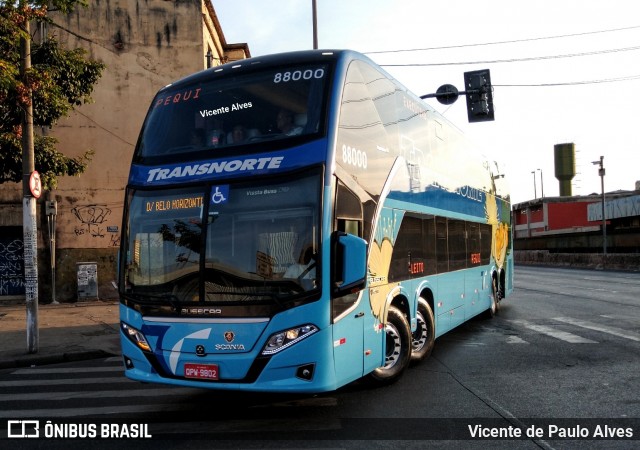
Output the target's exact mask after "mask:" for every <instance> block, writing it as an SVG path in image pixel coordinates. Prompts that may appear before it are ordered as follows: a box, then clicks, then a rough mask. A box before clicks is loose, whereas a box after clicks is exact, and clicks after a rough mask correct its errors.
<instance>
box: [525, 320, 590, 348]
mask: <svg viewBox="0 0 640 450" xmlns="http://www.w3.org/2000/svg"><path fill="white" fill-rule="evenodd" d="M512 322H514V323H517V324H519V325H522V326H523V327H525V328H528V329H530V330H533V331H537V332H538V333H542V334H545V335H547V336H550V337H552V338H556V339H560V340H561V341H565V342H569V343H571V344H597V343H598V342H597V341H592V340H591V339H587V338H583V337H582V336H578V335H577V334H573V333H569V332H567V331H562V330H557V329H555V328H553V327H549V326H546V325H537V324H534V323H531V322H529V321H527V320H513V321H512Z"/></svg>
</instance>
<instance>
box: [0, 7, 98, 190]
mask: <svg viewBox="0 0 640 450" xmlns="http://www.w3.org/2000/svg"><path fill="white" fill-rule="evenodd" d="M76 6H86V0H35V1H34V0H32V1H29V2H27V1H25V0H21V1H19V2H16V1H15V0H13V1H12V0H0V183H5V182H9V181H13V182H19V181H21V180H22V175H23V174H22V147H21V137H22V117H23V114H24V108H25V106H27V105H28V103H29V101H30V100H29V96H28V92H29V90H31V93H32V100H31V102H32V105H33V123H34V126H35V127H44V128H49V127H52V126H54V125H55V124H56V122H57V121H58V119H60V118H61V117H64V116H67V115H69V113H70V112H71V111H72V110H73V108H74V107H75V106H79V105H82V104H85V103H89V102H90V101H91V97H90V94H91V92H92V91H93V86H94V85H95V83H96V82H97V81H98V79H99V78H100V76H101V74H102V70H103V69H104V67H105V66H104V64H102V63H99V62H96V61H91V60H89V59H88V58H87V57H86V52H85V51H84V50H83V49H74V50H67V49H63V48H61V47H60V46H59V45H58V42H57V41H56V39H55V37H47V38H46V39H45V40H44V41H43V42H39V43H35V42H34V43H32V45H31V64H32V67H31V69H29V70H28V72H27V74H26V77H25V79H23V78H21V77H20V73H19V65H20V38H21V37H23V36H24V24H25V23H26V22H27V21H29V22H34V21H35V22H37V23H41V22H46V23H53V22H52V21H51V19H50V18H49V17H48V16H47V12H48V11H53V10H57V11H61V12H64V13H68V12H71V11H72V10H73V9H74V8H75V7H76ZM57 142H58V141H57V139H55V138H54V137H51V136H46V135H37V136H35V137H34V153H35V168H36V170H37V171H38V172H39V173H40V176H41V180H42V184H43V187H44V188H45V189H54V188H55V187H56V185H57V178H58V177H59V176H63V175H70V176H76V175H80V174H81V173H83V172H84V170H85V169H86V167H87V164H88V163H89V161H90V160H91V157H92V155H93V151H92V150H87V151H86V152H84V154H82V155H80V156H79V157H75V158H71V157H67V156H65V155H64V154H62V153H60V152H58V150H57V149H56V144H57Z"/></svg>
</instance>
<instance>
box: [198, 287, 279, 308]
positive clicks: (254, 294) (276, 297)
mask: <svg viewBox="0 0 640 450" xmlns="http://www.w3.org/2000/svg"><path fill="white" fill-rule="evenodd" d="M206 295H207V296H209V295H223V296H227V295H228V296H232V295H235V296H242V297H245V300H246V299H251V298H252V297H268V298H269V299H271V300H273V301H274V302H276V304H277V305H278V306H279V307H280V308H282V309H285V307H284V305H283V303H282V299H281V296H280V295H279V294H277V293H275V292H229V291H206ZM241 301H242V299H241Z"/></svg>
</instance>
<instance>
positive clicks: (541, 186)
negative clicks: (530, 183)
mask: <svg viewBox="0 0 640 450" xmlns="http://www.w3.org/2000/svg"><path fill="white" fill-rule="evenodd" d="M536 170H539V171H540V195H541V196H542V198H544V181H543V180H542V169H536Z"/></svg>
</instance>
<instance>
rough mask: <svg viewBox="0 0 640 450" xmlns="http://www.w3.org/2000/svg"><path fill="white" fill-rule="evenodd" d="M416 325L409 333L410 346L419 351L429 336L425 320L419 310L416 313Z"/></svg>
mask: <svg viewBox="0 0 640 450" xmlns="http://www.w3.org/2000/svg"><path fill="white" fill-rule="evenodd" d="M416 319H417V322H418V326H417V328H416V331H415V332H413V333H412V334H411V347H412V348H413V351H415V352H419V351H420V350H422V348H423V347H424V345H425V344H426V343H427V338H428V337H429V330H427V322H426V321H425V320H424V316H423V315H422V313H421V312H420V311H418V314H416Z"/></svg>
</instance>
